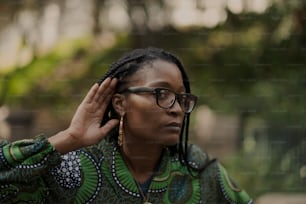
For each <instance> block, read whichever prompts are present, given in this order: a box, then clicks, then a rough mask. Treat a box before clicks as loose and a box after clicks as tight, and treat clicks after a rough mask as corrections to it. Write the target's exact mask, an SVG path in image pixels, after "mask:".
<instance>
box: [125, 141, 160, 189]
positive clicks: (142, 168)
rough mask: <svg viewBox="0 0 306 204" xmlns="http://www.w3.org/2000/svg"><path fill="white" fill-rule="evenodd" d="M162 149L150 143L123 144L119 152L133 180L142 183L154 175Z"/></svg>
mask: <svg viewBox="0 0 306 204" xmlns="http://www.w3.org/2000/svg"><path fill="white" fill-rule="evenodd" d="M162 149H163V148H162V147H161V146H160V145H159V146H156V145H153V144H152V143H150V144H149V143H147V144H146V143H143V142H139V143H137V142H124V143H123V145H122V147H121V151H122V156H123V158H124V160H125V162H126V164H127V166H128V169H129V170H130V172H131V174H132V176H133V177H134V179H135V180H136V181H137V182H139V183H144V182H145V181H146V180H148V179H149V178H150V177H151V176H152V175H153V173H154V170H155V169H156V166H157V165H158V163H159V160H160V157H161V154H162Z"/></svg>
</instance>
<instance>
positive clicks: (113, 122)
mask: <svg viewBox="0 0 306 204" xmlns="http://www.w3.org/2000/svg"><path fill="white" fill-rule="evenodd" d="M118 124H119V120H117V119H112V120H109V121H108V122H107V123H106V124H105V125H103V126H102V127H101V129H100V135H101V137H102V138H103V137H104V136H105V135H106V134H107V133H108V132H109V131H111V130H112V129H113V128H114V127H116V125H118ZM102 138H100V139H102Z"/></svg>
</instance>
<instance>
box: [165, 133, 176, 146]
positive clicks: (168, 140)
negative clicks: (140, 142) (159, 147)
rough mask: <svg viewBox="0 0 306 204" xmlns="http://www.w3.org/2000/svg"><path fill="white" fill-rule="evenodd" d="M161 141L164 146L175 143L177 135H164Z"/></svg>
mask: <svg viewBox="0 0 306 204" xmlns="http://www.w3.org/2000/svg"><path fill="white" fill-rule="evenodd" d="M161 142H162V144H163V145H165V146H172V145H176V144H177V143H178V142H179V135H175V136H172V135H171V136H168V137H165V138H164V140H163V141H161Z"/></svg>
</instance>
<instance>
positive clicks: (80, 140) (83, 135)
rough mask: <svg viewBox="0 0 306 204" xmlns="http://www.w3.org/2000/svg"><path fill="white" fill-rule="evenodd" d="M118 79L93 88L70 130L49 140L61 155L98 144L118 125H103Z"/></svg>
mask: <svg viewBox="0 0 306 204" xmlns="http://www.w3.org/2000/svg"><path fill="white" fill-rule="evenodd" d="M116 83H117V79H110V78H107V79H106V80H104V81H103V83H102V84H101V85H100V86H99V85H98V84H95V85H93V86H92V87H91V89H90V90H89V92H88V93H87V95H86V97H85V98H84V99H83V101H82V103H81V104H80V105H79V107H78V108H77V111H76V112H75V114H74V116H73V118H72V120H71V123H70V126H69V127H68V129H66V130H64V131H62V132H60V133H58V134H56V135H54V136H52V137H50V138H49V142H50V143H51V144H53V145H54V146H55V148H56V149H57V150H58V151H59V152H61V153H63V154H64V153H67V152H69V151H72V150H76V149H78V148H81V147H85V146H89V145H93V144H96V143H97V142H99V141H100V140H101V139H102V138H104V137H105V136H106V134H107V133H108V132H109V131H110V130H111V129H112V128H113V127H115V126H116V125H117V124H118V120H115V119H113V120H110V121H108V122H107V123H106V124H105V125H103V126H100V125H101V119H102V117H103V115H104V113H105V109H106V107H107V105H108V104H109V102H110V101H111V98H112V95H113V93H114V89H115V86H116Z"/></svg>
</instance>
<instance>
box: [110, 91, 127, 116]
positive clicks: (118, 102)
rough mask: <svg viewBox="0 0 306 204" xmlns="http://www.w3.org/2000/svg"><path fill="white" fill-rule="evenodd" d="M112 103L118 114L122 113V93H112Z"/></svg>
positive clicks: (123, 107)
mask: <svg viewBox="0 0 306 204" xmlns="http://www.w3.org/2000/svg"><path fill="white" fill-rule="evenodd" d="M112 105H113V107H114V109H115V111H116V112H117V114H118V115H120V116H121V115H123V114H124V113H125V112H126V110H125V108H126V107H125V97H124V96H123V95H122V94H114V95H113V97H112Z"/></svg>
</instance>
